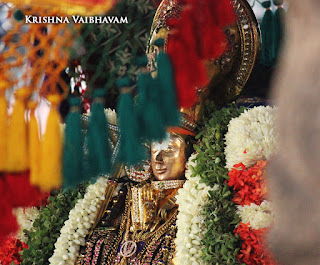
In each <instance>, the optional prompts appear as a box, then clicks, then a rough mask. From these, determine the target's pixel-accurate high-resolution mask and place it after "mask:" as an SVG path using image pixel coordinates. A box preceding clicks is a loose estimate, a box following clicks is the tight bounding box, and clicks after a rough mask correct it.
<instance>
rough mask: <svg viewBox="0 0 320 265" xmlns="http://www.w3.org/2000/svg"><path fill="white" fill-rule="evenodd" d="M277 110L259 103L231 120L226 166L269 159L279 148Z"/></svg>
mask: <svg viewBox="0 0 320 265" xmlns="http://www.w3.org/2000/svg"><path fill="white" fill-rule="evenodd" d="M275 112H276V108H271V107H270V106H267V107H264V106H260V107H255V108H253V109H249V110H246V111H245V112H244V113H242V114H241V115H240V116H239V117H237V118H234V119H232V120H231V121H230V123H229V125H228V133H227V134H226V136H225V144H226V148H225V155H226V168H228V169H231V168H232V167H233V166H234V165H235V164H238V163H243V164H244V165H245V166H246V167H250V166H253V165H254V164H256V163H257V161H258V160H262V159H263V160H265V159H266V160H269V159H270V157H271V156H272V155H273V154H274V153H275V152H276V151H277V135H276V133H275Z"/></svg>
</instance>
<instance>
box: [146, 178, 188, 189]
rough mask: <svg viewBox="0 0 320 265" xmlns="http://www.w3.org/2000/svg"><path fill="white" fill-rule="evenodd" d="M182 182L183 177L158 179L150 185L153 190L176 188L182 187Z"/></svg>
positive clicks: (183, 181)
mask: <svg viewBox="0 0 320 265" xmlns="http://www.w3.org/2000/svg"><path fill="white" fill-rule="evenodd" d="M184 183H185V180H184V179H182V180H181V179H174V180H160V181H152V182H151V187H152V188H153V189H154V190H169V189H178V188H182V187H183V184H184Z"/></svg>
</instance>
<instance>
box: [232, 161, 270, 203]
mask: <svg viewBox="0 0 320 265" xmlns="http://www.w3.org/2000/svg"><path fill="white" fill-rule="evenodd" d="M266 165H267V162H266V161H258V163H257V164H256V165H255V166H253V167H251V168H249V169H246V168H245V166H244V165H243V164H242V163H239V164H236V165H234V166H233V168H232V169H231V171H230V172H229V181H228V186H230V187H233V190H234V192H235V196H234V199H233V200H232V201H233V202H234V203H236V204H239V205H242V206H243V205H250V204H251V203H255V204H257V205H260V204H261V203H262V201H263V200H264V199H265V196H266V193H267V188H266V184H265V180H264V172H265V168H266Z"/></svg>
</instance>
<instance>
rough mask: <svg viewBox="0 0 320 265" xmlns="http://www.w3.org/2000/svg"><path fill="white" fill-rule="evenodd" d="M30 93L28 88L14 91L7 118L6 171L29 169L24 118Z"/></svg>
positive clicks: (15, 171)
mask: <svg viewBox="0 0 320 265" xmlns="http://www.w3.org/2000/svg"><path fill="white" fill-rule="evenodd" d="M29 95H30V90H29V89H28V88H21V89H18V90H17V91H16V92H15V103H14V106H13V111H12V114H11V117H10V119H9V126H8V131H7V139H8V140H7V143H8V145H7V171H8V172H10V173H18V172H23V171H26V170H28V169H29V159H28V135H27V123H26V119H25V112H26V101H27V99H28V97H29Z"/></svg>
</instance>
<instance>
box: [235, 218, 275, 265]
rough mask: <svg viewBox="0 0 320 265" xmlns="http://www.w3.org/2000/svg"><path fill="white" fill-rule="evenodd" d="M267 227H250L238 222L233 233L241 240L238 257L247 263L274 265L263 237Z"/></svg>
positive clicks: (248, 264)
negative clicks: (257, 228)
mask: <svg viewBox="0 0 320 265" xmlns="http://www.w3.org/2000/svg"><path fill="white" fill-rule="evenodd" d="M266 232H267V229H259V230H255V229H251V228H250V227H249V224H244V223H240V225H239V226H238V227H237V228H236V229H235V230H234V233H235V234H236V235H238V236H239V237H240V239H241V240H242V241H243V243H242V248H241V250H240V254H239V255H238V259H239V261H240V262H242V263H245V264H247V265H257V264H259V265H260V264H261V265H275V264H276V262H275V260H274V259H273V257H272V256H271V254H270V253H269V251H268V249H267V247H266V245H265V244H264V238H265V235H266Z"/></svg>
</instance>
